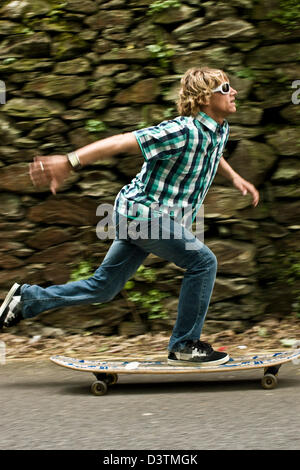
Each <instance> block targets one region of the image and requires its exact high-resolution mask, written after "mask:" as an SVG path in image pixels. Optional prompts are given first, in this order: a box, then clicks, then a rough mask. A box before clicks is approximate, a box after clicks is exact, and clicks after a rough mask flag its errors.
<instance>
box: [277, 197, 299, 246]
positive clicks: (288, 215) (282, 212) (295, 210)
mask: <svg viewBox="0 0 300 470" xmlns="http://www.w3.org/2000/svg"><path fill="white" fill-rule="evenodd" d="M271 214H272V217H273V218H274V219H275V220H276V222H278V223H279V224H284V225H297V224H298V223H299V219H300V205H299V202H298V201H292V202H290V201H288V202H281V203H280V204H279V203H277V204H276V205H273V206H272V209H271ZM298 246H299V241H298Z"/></svg>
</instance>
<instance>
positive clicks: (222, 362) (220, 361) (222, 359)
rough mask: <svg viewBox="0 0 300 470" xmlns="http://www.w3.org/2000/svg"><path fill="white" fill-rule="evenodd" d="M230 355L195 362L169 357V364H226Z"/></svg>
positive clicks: (194, 365) (191, 365)
mask: <svg viewBox="0 0 300 470" xmlns="http://www.w3.org/2000/svg"><path fill="white" fill-rule="evenodd" d="M229 359H230V357H229V356H228V354H227V356H225V357H222V358H221V359H217V360H215V361H207V362H196V361H195V362H193V361H183V360H180V359H168V364H169V365H170V366H185V367H203V368H204V367H210V366H217V365H221V364H225V363H226V362H228V361H229Z"/></svg>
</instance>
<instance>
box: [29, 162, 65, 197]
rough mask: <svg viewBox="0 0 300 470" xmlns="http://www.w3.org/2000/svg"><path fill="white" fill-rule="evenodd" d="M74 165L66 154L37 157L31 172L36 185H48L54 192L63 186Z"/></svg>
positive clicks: (32, 164) (31, 164)
mask: <svg viewBox="0 0 300 470" xmlns="http://www.w3.org/2000/svg"><path fill="white" fill-rule="evenodd" d="M71 170H72V167H71V165H70V163H69V160H68V158H67V156H66V155H53V156H50V157H35V158H34V161H33V162H32V163H30V168H29V174H30V178H31V181H32V183H33V184H34V186H48V187H49V188H50V190H51V192H52V193H53V194H56V191H57V189H58V188H59V187H60V186H62V184H63V182H64V181H65V179H66V178H67V177H68V176H69V174H70V172H71Z"/></svg>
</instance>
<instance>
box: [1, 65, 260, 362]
mask: <svg viewBox="0 0 300 470" xmlns="http://www.w3.org/2000/svg"><path fill="white" fill-rule="evenodd" d="M236 94H237V92H236V90H234V89H233V88H232V87H231V86H230V84H229V80H228V78H227V76H226V74H225V73H224V72H223V71H221V70H216V69H210V68H207V67H203V68H193V69H190V70H188V71H187V72H186V74H185V75H184V76H183V78H182V80H181V88H180V92H179V100H178V103H177V105H178V111H179V114H180V115H179V116H178V117H177V118H175V119H173V120H169V121H164V122H162V123H161V124H159V125H158V126H152V127H149V128H147V129H142V130H138V131H135V132H132V133H126V134H121V135H116V136H113V137H109V138H106V139H102V140H99V141H96V142H94V143H92V144H90V145H87V146H85V147H83V148H81V149H79V150H77V151H76V152H72V153H70V154H68V155H67V156H65V155H54V156H50V157H49V156H47V157H45V156H41V157H36V158H35V160H34V162H33V163H32V164H31V165H30V175H31V179H32V182H33V184H34V185H36V186H39V185H45V184H46V185H48V186H49V187H50V189H51V191H52V193H53V194H55V193H56V191H57V189H58V188H59V187H60V186H61V185H62V183H63V182H64V180H65V179H66V178H67V177H68V176H69V174H70V172H71V171H72V170H73V169H80V168H81V167H85V166H86V165H90V164H93V163H94V162H96V161H98V160H101V159H107V158H108V157H113V156H115V155H118V154H120V153H127V154H134V155H136V154H138V153H139V154H142V155H143V157H144V159H145V162H144V164H143V166H142V169H141V171H140V173H139V174H138V175H137V176H136V177H135V178H134V179H133V180H132V181H131V183H130V184H128V185H126V186H125V187H123V188H122V189H121V191H120V192H119V194H118V196H117V198H116V201H115V223H116V238H115V240H114V241H113V243H112V245H111V247H110V249H109V251H108V253H107V255H106V256H105V258H104V260H103V262H102V264H101V266H100V267H99V268H98V269H97V270H96V271H95V273H94V275H93V276H91V277H90V278H89V279H86V280H80V281H76V282H70V283H67V284H64V285H57V286H50V287H47V288H42V287H40V286H36V285H28V284H23V285H22V286H20V285H19V284H17V283H15V284H14V286H13V287H12V288H11V290H10V292H9V293H8V294H7V296H6V299H5V300H4V302H3V304H2V306H1V308H0V327H2V326H5V327H10V326H12V325H15V324H17V323H18V322H19V321H20V320H21V319H23V318H31V317H34V316H36V315H38V314H39V313H41V312H43V311H45V310H48V309H51V308H58V307H64V306H68V305H80V304H84V303H93V302H107V301H109V300H111V299H113V298H114V297H115V295H116V294H117V293H118V292H120V290H121V289H122V287H123V286H124V284H125V283H126V281H127V280H128V279H129V278H130V277H131V276H132V275H133V274H134V273H135V271H136V270H137V269H138V267H139V266H140V264H141V263H142V262H143V261H144V259H145V258H146V257H147V255H148V254H149V253H154V254H155V255H157V256H159V257H161V258H164V259H166V260H168V261H170V262H174V263H175V264H176V265H177V266H180V267H181V268H184V269H185V273H184V277H183V281H182V286H181V290H180V296H179V302H178V317H177V320H176V323H175V326H174V329H173V332H172V335H171V338H170V342H169V346H168V350H169V354H168V362H169V364H174V365H177V364H180V365H182V364H183V365H191V364H221V363H224V362H226V361H228V359H229V357H228V355H227V354H226V353H224V352H219V351H214V350H213V348H212V347H211V346H210V345H209V344H208V343H205V342H203V341H201V340H200V335H201V330H202V327H203V323H204V320H205V316H206V312H207V309H208V305H209V302H210V298H211V293H212V290H213V286H214V283H215V277H216V270H217V261H216V258H215V256H214V254H213V253H212V252H211V251H210V250H209V249H208V247H206V246H205V245H204V243H202V242H201V241H199V240H198V239H197V238H196V237H195V236H194V235H193V234H192V233H191V231H190V230H189V229H188V228H187V227H186V226H185V225H184V224H182V223H181V222H180V221H178V218H177V217H176V215H174V214H175V213H176V212H178V210H179V212H180V211H181V210H183V209H185V208H188V209H189V211H190V212H191V214H192V219H193V218H194V217H195V214H196V212H197V211H198V209H199V207H200V206H201V204H202V202H203V200H204V198H205V195H206V193H207V191H208V189H209V187H210V185H211V183H212V181H213V178H214V176H215V174H216V171H217V169H218V171H219V172H220V173H221V174H222V175H224V176H225V177H226V178H228V179H229V180H231V181H232V183H233V185H234V186H235V187H236V188H237V189H239V190H240V191H241V192H242V194H243V195H245V194H247V193H250V194H251V195H252V198H253V205H254V206H256V205H257V204H258V200H259V194H258V192H257V190H256V189H255V187H254V186H253V185H252V184H251V183H249V182H248V181H246V180H244V179H243V178H242V177H241V176H240V175H238V174H237V173H236V172H235V171H234V170H233V169H232V168H231V167H230V165H229V164H228V163H227V162H226V161H225V159H224V158H223V156H222V152H223V149H224V146H225V144H226V142H227V139H228V133H229V126H228V123H227V121H226V120H225V118H226V116H228V115H230V114H231V113H234V112H235V111H236V107H235V96H236ZM124 220H125V221H126V223H127V222H128V221H138V222H139V221H144V224H146V225H147V227H149V226H151V231H150V234H151V233H152V231H153V232H155V233H156V236H151V235H150V236H148V237H142V236H141V237H136V236H131V235H130V232H128V233H127V234H126V236H125V237H122V236H120V230H119V228H120V225H122V223H123V222H124ZM166 220H167V221H168V222H169V223H164V222H165V221H166ZM157 234H158V235H157ZM191 242H192V245H189V243H191ZM191 246H192V249H190V248H191Z"/></svg>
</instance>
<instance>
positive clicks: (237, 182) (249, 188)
mask: <svg viewBox="0 0 300 470" xmlns="http://www.w3.org/2000/svg"><path fill="white" fill-rule="evenodd" d="M232 183H233V186H235V187H236V188H237V189H238V190H239V191H241V193H242V195H243V196H246V194H248V193H250V194H251V196H252V204H253V206H254V207H256V206H257V204H258V202H259V192H258V191H257V189H256V188H255V186H254V185H253V184H251V183H249V181H247V180H245V179H244V178H242V177H241V176H239V175H238V176H235V177H234V178H233V180H232Z"/></svg>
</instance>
